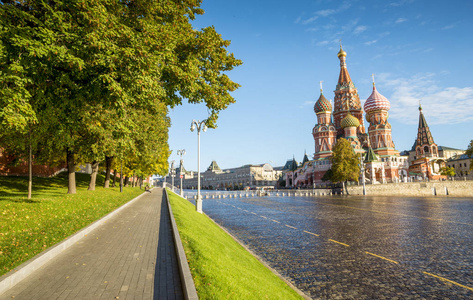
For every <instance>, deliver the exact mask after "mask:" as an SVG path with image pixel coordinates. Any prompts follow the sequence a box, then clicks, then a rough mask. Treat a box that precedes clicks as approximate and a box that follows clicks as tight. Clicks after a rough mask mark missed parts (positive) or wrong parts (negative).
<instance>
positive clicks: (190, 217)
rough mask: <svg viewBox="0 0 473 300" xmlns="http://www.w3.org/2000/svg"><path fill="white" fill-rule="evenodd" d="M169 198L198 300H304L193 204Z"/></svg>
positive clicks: (179, 198)
mask: <svg viewBox="0 0 473 300" xmlns="http://www.w3.org/2000/svg"><path fill="white" fill-rule="evenodd" d="M168 194H169V198H170V202H171V207H172V210H173V214H174V218H175V219H176V224H177V226H178V229H179V234H180V235H181V239H182V243H183V246H184V249H185V252H186V256H187V260H188V261H189V267H190V269H191V273H192V277H193V278H194V282H195V286H196V289H197V293H198V295H199V299H302V298H301V297H300V296H299V295H298V294H297V293H296V292H295V291H294V290H292V289H291V288H290V287H289V286H288V285H287V284H286V283H285V282H283V281H282V280H281V279H280V278H279V277H277V276H276V275H275V274H273V273H272V272H271V271H270V270H269V269H267V268H266V267H265V266H264V265H263V264H261V263H260V262H259V261H258V260H257V259H256V258H255V257H254V256H252V255H251V254H250V253H249V252H248V251H246V250H245V249H244V248H243V247H242V246H241V245H240V244H238V243H237V242H235V240H233V238H232V237H230V236H229V235H228V234H227V233H226V232H225V231H223V230H222V229H221V228H220V227H218V226H217V225H216V224H215V223H213V222H212V220H210V219H209V218H208V217H207V216H206V215H203V214H199V213H197V212H196V211H195V207H194V205H193V204H192V203H190V202H188V201H187V200H185V199H183V198H181V197H179V196H177V195H176V194H174V193H172V192H168Z"/></svg>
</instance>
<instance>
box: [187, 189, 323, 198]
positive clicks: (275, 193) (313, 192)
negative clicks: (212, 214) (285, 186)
mask: <svg viewBox="0 0 473 300" xmlns="http://www.w3.org/2000/svg"><path fill="white" fill-rule="evenodd" d="M201 195H202V199H230V198H255V197H267V196H272V197H311V196H328V195H332V190H331V189H307V190H267V191H258V190H246V191H209V190H203V191H201ZM184 198H186V199H197V191H184Z"/></svg>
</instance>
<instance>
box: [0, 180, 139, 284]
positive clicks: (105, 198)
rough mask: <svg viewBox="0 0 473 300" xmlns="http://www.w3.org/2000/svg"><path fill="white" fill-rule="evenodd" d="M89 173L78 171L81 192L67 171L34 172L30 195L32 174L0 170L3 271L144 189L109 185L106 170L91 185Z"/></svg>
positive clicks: (0, 270) (0, 259)
mask: <svg viewBox="0 0 473 300" xmlns="http://www.w3.org/2000/svg"><path fill="white" fill-rule="evenodd" d="M89 179H90V175H87V174H79V173H76V181H77V194H74V195H69V194H67V174H66V173H61V174H59V175H58V176H56V177H52V178H33V195H32V199H31V200H27V199H26V198H27V197H26V196H27V186H28V182H27V177H5V176H0V276H1V275H3V274H5V273H7V272H8V271H10V270H12V269H13V268H15V267H17V266H18V265H20V264H21V263H23V262H25V261H27V260H28V259H30V258H32V257H33V256H35V255H36V254H38V253H40V252H42V251H43V250H45V249H47V248H49V247H50V246H53V245H54V244H56V243H58V242H61V241H62V240H64V239H65V238H66V237H68V236H70V235H71V234H73V233H75V232H77V231H78V230H80V229H81V228H83V227H85V226H87V225H89V224H90V223H92V222H94V221H96V220H98V219H99V218H101V217H102V216H104V215H106V214H107V213H109V212H111V211H112V210H114V209H115V208H117V207H119V206H121V205H122V204H124V203H126V202H128V201H129V200H131V199H133V198H135V197H136V196H138V195H140V194H141V193H142V192H143V190H140V189H139V188H138V187H137V188H131V187H127V188H124V189H123V193H120V189H119V187H115V188H109V189H104V188H103V180H104V177H103V176H97V186H96V190H95V191H87V187H88V184H89Z"/></svg>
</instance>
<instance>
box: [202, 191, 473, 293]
mask: <svg viewBox="0 0 473 300" xmlns="http://www.w3.org/2000/svg"><path fill="white" fill-rule="evenodd" d="M203 209H204V212H206V213H207V214H208V215H209V216H210V217H211V218H213V219H214V220H215V221H216V222H217V223H219V224H220V225H222V226H223V227H225V228H226V229H227V230H229V231H230V232H231V233H232V234H233V235H235V236H236V237H237V238H238V239H239V240H240V241H242V242H243V243H244V244H245V245H247V246H248V247H249V248H250V249H251V250H253V251H254V252H256V253H257V254H258V255H259V256H261V257H262V258H263V259H264V260H266V262H268V263H269V265H271V266H272V267H273V268H275V269H276V270H277V271H278V272H280V273H281V274H282V275H283V276H285V277H286V278H288V279H289V280H290V281H292V282H293V283H294V284H295V285H296V286H297V287H298V288H300V289H301V290H303V291H304V292H305V293H307V294H308V295H310V296H311V297H313V298H314V299H473V199H472V198H464V199H460V198H442V199H439V198H400V197H338V196H337V197H335V196H332V197H319V198H311V197H263V198H236V199H235V198H233V199H218V200H217V199H216V200H213V199H208V200H207V199H206V200H204V202H203ZM446 280H450V282H449V281H446Z"/></svg>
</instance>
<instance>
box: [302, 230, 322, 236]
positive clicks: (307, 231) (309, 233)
mask: <svg viewBox="0 0 473 300" xmlns="http://www.w3.org/2000/svg"><path fill="white" fill-rule="evenodd" d="M304 232H305V233H308V234H312V235H315V236H319V235H318V234H315V233H312V232H308V231H305V230H304Z"/></svg>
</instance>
